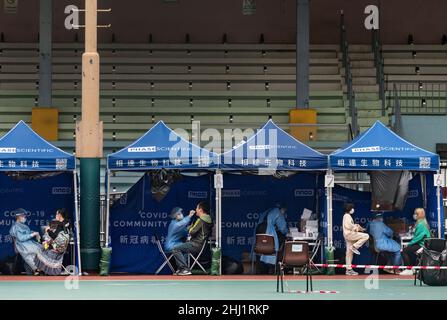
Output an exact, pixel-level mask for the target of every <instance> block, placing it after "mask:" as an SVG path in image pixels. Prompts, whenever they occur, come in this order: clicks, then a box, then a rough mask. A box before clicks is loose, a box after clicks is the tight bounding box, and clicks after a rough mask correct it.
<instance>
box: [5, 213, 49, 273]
mask: <svg viewBox="0 0 447 320" xmlns="http://www.w3.org/2000/svg"><path fill="white" fill-rule="evenodd" d="M13 213H14V216H15V218H16V222H15V223H13V225H12V227H11V229H10V230H9V234H10V235H11V237H12V238H13V239H14V244H15V248H16V250H17V252H18V253H19V254H20V256H21V257H22V258H23V260H24V261H25V263H26V264H27V265H28V267H29V268H30V269H31V270H32V272H33V273H34V274H35V275H38V274H39V273H38V272H37V266H36V264H35V263H34V259H35V257H36V255H37V254H38V253H39V252H40V251H41V245H40V244H39V243H38V242H37V241H40V235H39V233H38V232H33V231H31V229H30V228H29V227H28V225H27V224H26V214H27V213H26V210H25V209H22V208H19V209H17V210H15V211H14V212H13ZM34 239H36V240H37V241H35V240H34Z"/></svg>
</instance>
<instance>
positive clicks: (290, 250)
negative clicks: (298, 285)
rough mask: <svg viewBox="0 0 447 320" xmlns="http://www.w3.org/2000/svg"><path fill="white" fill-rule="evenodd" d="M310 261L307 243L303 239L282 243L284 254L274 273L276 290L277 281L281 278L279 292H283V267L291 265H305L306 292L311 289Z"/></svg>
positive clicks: (277, 290) (277, 287)
mask: <svg viewBox="0 0 447 320" xmlns="http://www.w3.org/2000/svg"><path fill="white" fill-rule="evenodd" d="M311 265H312V262H311V260H310V255H309V244H308V243H307V242H305V241H286V243H285V244H284V254H283V258H282V260H281V261H280V262H278V271H277V273H276V292H279V282H280V280H281V292H284V269H285V268H291V267H306V292H309V283H310V291H313V284H312V273H311V272H310V267H311Z"/></svg>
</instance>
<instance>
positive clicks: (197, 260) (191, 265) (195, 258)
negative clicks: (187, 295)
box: [188, 240, 208, 273]
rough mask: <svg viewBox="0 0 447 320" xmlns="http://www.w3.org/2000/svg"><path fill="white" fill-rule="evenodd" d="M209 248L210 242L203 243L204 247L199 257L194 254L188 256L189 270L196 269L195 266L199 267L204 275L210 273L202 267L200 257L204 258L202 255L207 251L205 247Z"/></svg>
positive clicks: (198, 254)
mask: <svg viewBox="0 0 447 320" xmlns="http://www.w3.org/2000/svg"><path fill="white" fill-rule="evenodd" d="M207 246H208V240H206V241H204V242H203V245H202V247H201V248H200V251H199V252H198V253H197V255H195V256H194V255H193V254H192V252H190V253H189V255H188V264H189V269H190V270H192V269H193V268H194V266H195V265H198V266H199V268H200V269H202V271H203V272H204V273H208V272H207V271H206V270H205V268H204V267H203V266H202V264H201V263H200V262H199V259H200V257H201V256H202V253H203V252H204V250H205V247H207ZM191 258H192V260H193V263H192V264H191Z"/></svg>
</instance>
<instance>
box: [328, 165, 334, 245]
mask: <svg viewBox="0 0 447 320" xmlns="http://www.w3.org/2000/svg"><path fill="white" fill-rule="evenodd" d="M327 174H328V175H333V172H332V170H328V171H327ZM326 207H327V245H328V248H330V249H332V247H333V242H334V241H333V233H332V229H333V226H332V213H333V212H332V211H333V207H332V187H327V188H326Z"/></svg>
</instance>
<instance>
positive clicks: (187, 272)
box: [177, 270, 192, 276]
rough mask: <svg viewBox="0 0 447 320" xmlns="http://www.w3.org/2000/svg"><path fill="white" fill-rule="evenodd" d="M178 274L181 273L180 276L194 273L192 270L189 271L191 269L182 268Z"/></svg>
mask: <svg viewBox="0 0 447 320" xmlns="http://www.w3.org/2000/svg"><path fill="white" fill-rule="evenodd" d="M177 275H179V276H190V275H192V272H191V271H189V270H182V271H180V272H179V273H178V274H177Z"/></svg>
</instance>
